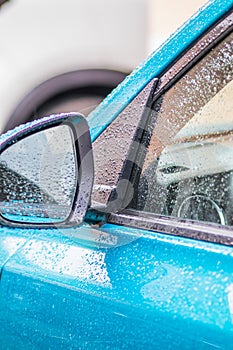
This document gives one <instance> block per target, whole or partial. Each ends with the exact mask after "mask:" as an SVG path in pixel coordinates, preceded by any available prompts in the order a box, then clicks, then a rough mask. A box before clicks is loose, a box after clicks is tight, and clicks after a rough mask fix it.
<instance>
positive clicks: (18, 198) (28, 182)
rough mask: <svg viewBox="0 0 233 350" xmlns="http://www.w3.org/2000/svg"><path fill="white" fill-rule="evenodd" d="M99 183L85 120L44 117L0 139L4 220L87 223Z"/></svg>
mask: <svg viewBox="0 0 233 350" xmlns="http://www.w3.org/2000/svg"><path fill="white" fill-rule="evenodd" d="M93 179H94V165H93V153H92V145H91V139H90V132H89V128H88V124H87V121H86V119H85V118H84V117H83V116H82V115H81V114H77V113H67V114H65V113H62V114H59V115H52V116H49V117H45V118H42V119H39V120H36V121H33V122H30V123H27V124H24V125H21V126H19V127H16V128H15V129H13V130H10V131H9V132H7V133H6V134H3V135H2V136H1V137H0V221H1V223H2V224H4V225H8V226H14V227H27V228H29V227H40V228H42V227H51V226H54V225H56V226H59V227H60V226H62V227H67V226H73V225H77V224H79V223H80V222H82V220H83V218H84V216H85V214H86V212H87V209H88V206H89V205H90V198H91V192H92V187H93Z"/></svg>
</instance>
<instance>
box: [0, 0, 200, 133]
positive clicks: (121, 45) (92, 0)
mask: <svg viewBox="0 0 233 350" xmlns="http://www.w3.org/2000/svg"><path fill="white" fill-rule="evenodd" d="M1 3H4V4H3V5H2V6H1V8H0V51H1V53H0V132H3V131H6V130H8V129H10V128H13V127H14V126H16V125H18V124H21V123H24V122H27V121H29V120H32V119H35V118H38V117H41V116H43V115H48V114H51V113H57V112H65V111H66V112H68V111H79V112H82V113H83V114H85V115H87V114H88V113H89V112H90V111H91V110H92V109H93V108H94V107H95V106H96V105H97V104H98V103H100V101H101V100H102V99H103V98H104V97H105V96H106V95H107V94H108V93H109V92H110V91H111V90H112V89H113V88H114V87H115V86H116V85H117V84H119V82H121V81H122V80H123V79H124V77H125V76H126V75H127V74H129V73H130V72H131V71H132V70H133V69H134V68H135V67H136V66H137V65H138V64H139V63H140V62H141V61H142V60H143V59H144V58H146V57H147V55H148V54H149V53H150V52H152V51H153V50H154V49H156V48H157V47H158V46H159V45H160V44H161V43H162V42H163V41H164V40H165V39H166V38H167V37H168V36H169V35H170V34H171V33H172V32H173V31H174V30H175V29H176V28H177V27H179V26H180V25H181V24H182V23H183V22H184V21H185V20H186V19H188V18H189V17H190V16H191V15H192V14H193V13H194V12H195V11H197V10H198V8H199V7H200V6H202V5H203V4H204V3H205V1H203V0H192V1H188V2H187V1H186V0H174V1H170V0H163V1H159V0H66V1H62V0H44V1H41V0H33V1H32V0H9V1H6V2H4V0H0V4H1Z"/></svg>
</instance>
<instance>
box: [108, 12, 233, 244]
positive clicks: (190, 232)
mask: <svg viewBox="0 0 233 350" xmlns="http://www.w3.org/2000/svg"><path fill="white" fill-rule="evenodd" d="M228 19H230V21H229V20H228ZM232 20H233V11H232V10H231V11H229V12H228V13H227V14H226V15H225V16H224V17H223V18H221V19H220V20H219V21H218V22H217V23H215V25H214V26H212V27H211V28H210V29H209V30H208V31H207V32H206V33H204V34H203V35H202V36H201V37H200V38H198V40H196V42H195V43H194V44H193V45H192V46H191V48H189V49H188V50H186V51H185V52H184V53H183V54H182V56H181V57H179V58H178V59H177V60H176V61H175V62H173V64H172V65H171V66H170V67H168V69H167V70H166V71H165V72H164V73H163V74H161V76H159V77H158V78H159V83H158V84H157V87H156V89H155V91H154V92H153V95H152V97H151V99H150V101H149V102H150V107H151V108H152V106H153V105H155V103H156V101H157V100H158V99H159V98H160V97H161V96H162V95H163V94H164V93H166V91H167V90H169V89H170V88H171V87H172V86H173V85H174V84H175V83H176V82H177V81H179V80H180V79H181V78H182V77H183V76H184V75H185V74H187V73H188V72H189V71H190V69H192V68H193V67H194V66H195V65H196V64H197V63H198V62H199V61H200V60H202V59H203V58H204V57H205V56H206V55H208V53H209V52H210V51H211V49H213V48H214V47H216V46H217V45H218V44H219V43H220V42H221V41H223V40H224V38H225V37H227V36H228V35H229V34H230V32H231V31H232V25H231V21H232ZM213 37H214V39H213ZM187 57H189V59H188V60H187ZM184 63H185V65H184ZM147 107H148V102H147ZM145 117H146V118H145ZM143 118H144V120H143V121H142V119H143ZM142 119H141V122H140V123H139V126H138V129H139V130H141V128H142V127H143V126H144V125H145V123H148V120H149V115H146V116H145V113H143V117H142ZM145 119H146V120H145ZM136 134H137V131H136ZM140 143H141V144H143V143H144V144H145V134H144V135H143V134H142V135H141V139H140ZM130 152H134V151H133V150H131V151H130ZM134 153H135V152H134ZM130 159H132V153H131V155H130ZM135 166H136V167H138V165H136V164H135ZM136 169H137V168H136ZM134 170H135V169H133V168H131V170H130V172H131V173H130V175H129V170H128V169H127V159H126V161H125V166H124V168H123V170H122V174H121V178H122V177H123V178H128V179H129V180H130V183H134V181H135V179H134V178H133V177H132V174H133V171H134ZM119 179H120V178H119ZM116 193H117V189H116V190H115V191H114V193H112V195H111V196H110V201H111V200H114V198H115V196H116ZM127 194H128V192H127V191H126V194H125V197H127ZM123 204H124V201H123ZM107 222H108V223H112V224H119V225H123V226H129V227H134V228H140V229H146V230H150V231H155V232H161V233H165V234H169V235H175V236H182V237H187V238H192V239H195V240H202V241H208V242H212V243H221V244H225V245H232V246H233V229H232V228H231V227H230V226H222V225H218V224H213V223H209V222H204V221H203V222H201V221H200V222H198V221H193V220H186V219H181V218H176V217H171V216H165V215H160V214H154V213H148V212H143V211H140V210H136V209H127V208H126V209H125V208H124V205H123V206H122V210H120V211H119V212H116V213H115V212H114V213H113V212H111V213H110V214H109V216H108V218H107Z"/></svg>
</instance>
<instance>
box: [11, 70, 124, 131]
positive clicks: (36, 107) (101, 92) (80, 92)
mask: <svg viewBox="0 0 233 350" xmlns="http://www.w3.org/2000/svg"><path fill="white" fill-rule="evenodd" d="M126 75H127V73H123V72H119V71H114V70H107V69H86V70H77V71H71V72H67V73H64V74H60V75H57V76H55V77H52V78H50V79H48V80H46V81H45V82H43V83H41V84H40V85H38V86H37V87H35V88H34V89H33V90H32V91H31V92H29V93H28V94H27V95H26V96H25V97H24V98H23V99H22V101H21V102H20V103H19V104H18V105H17V106H16V108H15V109H14V111H13V112H12V113H11V115H10V116H9V118H8V121H7V123H6V125H5V128H4V131H7V130H9V129H12V128H14V127H15V126H17V125H20V124H23V123H26V122H28V121H30V120H33V119H37V118H40V117H42V116H44V115H46V114H50V113H47V111H51V109H52V111H53V110H54V108H53V107H54V106H56V105H57V106H59V104H61V103H62V101H67V100H71V99H72V100H73V101H77V100H78V99H80V98H82V99H84V105H85V98H86V100H87V102H86V104H88V99H89V98H92V97H93V98H95V97H96V100H97V102H98V103H99V102H100V100H102V99H103V98H104V97H105V96H106V95H107V94H109V93H110V92H111V91H112V89H114V88H115V87H116V86H117V85H118V84H119V83H120V82H121V81H122V80H123V79H124V78H125V77H126ZM82 105H83V103H82ZM86 107H88V105H87V106H86ZM57 108H58V110H56V108H55V111H53V112H54V113H58V112H64V111H63V110H59V107H57ZM66 112H69V111H68V110H66Z"/></svg>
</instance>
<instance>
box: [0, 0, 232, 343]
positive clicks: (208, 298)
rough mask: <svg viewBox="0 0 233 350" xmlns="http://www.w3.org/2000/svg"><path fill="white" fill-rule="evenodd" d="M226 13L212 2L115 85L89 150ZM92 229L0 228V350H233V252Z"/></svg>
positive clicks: (107, 226)
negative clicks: (143, 91)
mask: <svg viewBox="0 0 233 350" xmlns="http://www.w3.org/2000/svg"><path fill="white" fill-rule="evenodd" d="M232 6H233V1H227V0H222V1H220V0H216V1H211V2H209V3H208V4H207V5H206V6H205V7H204V8H203V9H201V10H200V11H199V12H198V13H197V14H196V15H195V16H194V17H193V18H191V19H190V21H189V22H187V23H186V24H185V25H184V26H183V27H182V28H181V29H180V30H178V31H177V32H176V33H175V34H174V35H173V36H172V37H171V38H170V39H169V40H168V41H167V42H166V43H165V44H164V45H163V46H161V47H160V48H159V49H158V50H157V51H156V52H155V53H154V54H152V55H151V56H150V57H149V58H148V60H146V61H145V62H144V63H143V64H142V65H141V66H140V67H139V68H137V69H136V70H135V71H134V72H133V73H132V74H131V75H130V76H129V77H128V78H127V79H126V80H125V81H124V82H123V83H122V84H120V85H119V87H118V88H117V89H116V90H114V91H113V93H112V94H111V95H110V96H109V97H107V98H106V99H105V100H104V101H103V103H102V104H101V105H100V106H99V107H98V108H97V109H96V110H95V111H93V112H92V113H91V114H90V116H89V119H88V121H89V126H90V132H91V137H92V140H93V141H94V140H95V139H96V138H98V136H99V135H100V134H101V133H102V132H103V131H104V130H105V129H106V128H107V126H108V125H110V124H111V122H112V121H113V120H114V119H115V118H116V117H117V115H118V114H119V113H120V112H121V111H122V110H123V109H124V108H125V107H126V106H127V105H128V104H129V102H130V101H132V100H133V99H134V97H135V96H136V95H137V94H138V93H139V92H140V91H141V90H142V89H143V88H144V86H145V85H147V84H148V82H150V81H151V79H152V78H154V77H157V76H159V75H160V74H161V73H162V72H163V71H164V70H165V69H166V68H167V67H168V66H170V65H171V64H172V62H174V61H175V60H176V59H177V57H178V56H179V55H180V54H181V53H182V52H184V51H185V50H186V49H187V48H188V47H190V45H191V44H192V43H194V42H195V41H196V40H197V39H198V38H199V37H200V36H201V35H202V34H203V33H204V32H205V31H207V30H208V28H210V27H211V26H212V25H213V24H214V23H215V22H216V21H218V20H219V19H220V18H221V17H222V16H223V15H224V14H226V13H227V12H228V11H229V10H230V9H231V8H232ZM152 68H153V69H152ZM21 128H22V127H20V129H19V130H21ZM3 137H5V136H3ZM90 221H91V216H90V218H89V220H88V223H82V224H79V225H77V226H74V227H70V228H47V229H36V228H34V229H32V228H28V229H27V228H14V227H6V226H0V268H1V274H0V349H1V350H6V349H9V350H14V349H17V350H31V349H33V350H34V349H104V350H105V349H148V350H149V349H179V350H180V349H182V350H183V349H184V350H185V349H187V350H188V349H198V350H199V349H200V350H204V349H205V350H213V349H222V350H223V349H224V350H231V349H233V247H232V246H227V245H224V244H218V243H214V242H206V241H201V240H198V239H191V238H185V237H181V236H175V235H172V234H164V233H162V230H161V231H160V230H158V231H157V232H153V231H151V230H148V229H141V228H137V227H136V228H135V227H130V226H128V227H126V226H123V225H121V224H119V223H115V224H114V223H110V222H109V223H104V224H102V226H101V225H99V224H98V222H93V223H91V222H90ZM93 221H94V220H93ZM96 221H97V220H96Z"/></svg>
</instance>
